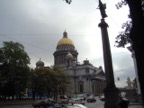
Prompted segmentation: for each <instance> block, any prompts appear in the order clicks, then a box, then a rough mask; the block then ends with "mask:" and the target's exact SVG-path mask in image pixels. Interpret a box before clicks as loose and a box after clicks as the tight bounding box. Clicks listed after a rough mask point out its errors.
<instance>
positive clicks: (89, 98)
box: [87, 94, 96, 102]
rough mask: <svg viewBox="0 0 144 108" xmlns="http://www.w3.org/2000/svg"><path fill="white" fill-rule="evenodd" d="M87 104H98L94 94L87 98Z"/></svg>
mask: <svg viewBox="0 0 144 108" xmlns="http://www.w3.org/2000/svg"><path fill="white" fill-rule="evenodd" d="M87 102H96V98H95V96H94V95H93V94H92V95H90V96H89V97H87Z"/></svg>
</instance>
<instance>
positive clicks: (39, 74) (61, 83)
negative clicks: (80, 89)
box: [31, 66, 69, 99]
mask: <svg viewBox="0 0 144 108" xmlns="http://www.w3.org/2000/svg"><path fill="white" fill-rule="evenodd" d="M31 80H32V81H31V82H32V83H31V87H32V91H33V99H35V96H36V95H38V96H39V98H41V97H42V96H43V94H48V96H53V97H54V98H55V99H56V97H57V94H59V93H60V92H62V91H63V92H65V90H66V88H67V87H68V84H69V81H68V79H67V74H65V73H64V71H62V70H60V68H57V67H54V66H53V67H40V68H36V69H35V70H33V72H32V79H31Z"/></svg>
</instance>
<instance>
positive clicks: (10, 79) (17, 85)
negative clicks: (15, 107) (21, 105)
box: [0, 41, 30, 98]
mask: <svg viewBox="0 0 144 108" xmlns="http://www.w3.org/2000/svg"><path fill="white" fill-rule="evenodd" d="M29 63H30V58H29V56H28V54H27V53H26V52H25V51H24V46H23V45H22V44H20V43H18V42H12V41H9V42H3V47H2V48H0V87H1V91H0V92H1V95H2V96H3V98H5V97H6V96H14V95H15V94H16V95H17V97H20V96H21V93H22V92H23V91H24V89H25V88H26V82H27V78H28V74H29V67H28V64H29Z"/></svg>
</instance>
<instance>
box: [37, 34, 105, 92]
mask: <svg viewBox="0 0 144 108" xmlns="http://www.w3.org/2000/svg"><path fill="white" fill-rule="evenodd" d="M53 56H54V65H55V66H58V67H60V68H62V69H63V70H64V71H65V72H66V73H68V75H69V79H70V81H71V88H69V90H68V91H67V92H68V94H83V93H86V94H95V95H101V94H103V89H104V88H105V86H106V79H105V73H104V71H103V69H102V67H101V66H99V67H95V66H93V65H92V64H91V63H90V62H89V60H87V59H86V60H84V61H83V63H79V61H78V52H77V50H76V48H75V45H74V42H73V41H72V40H71V39H70V38H69V37H68V33H67V32H66V31H65V32H64V33H63V37H62V38H61V39H60V40H59V41H58V43H57V46H56V51H55V52H54V53H53ZM38 64H41V66H44V63H43V62H42V61H41V60H39V61H38V62H37V63H36V66H38Z"/></svg>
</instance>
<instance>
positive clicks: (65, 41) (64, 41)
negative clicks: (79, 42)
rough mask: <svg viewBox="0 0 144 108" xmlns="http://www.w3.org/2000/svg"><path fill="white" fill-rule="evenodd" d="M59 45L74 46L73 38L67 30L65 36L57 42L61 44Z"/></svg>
mask: <svg viewBox="0 0 144 108" xmlns="http://www.w3.org/2000/svg"><path fill="white" fill-rule="evenodd" d="M59 45H72V46H74V43H73V42H72V40H71V39H69V38H68V36H67V32H66V31H65V32H64V33H63V38H62V39H60V40H59V42H58V43H57V46H59Z"/></svg>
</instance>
